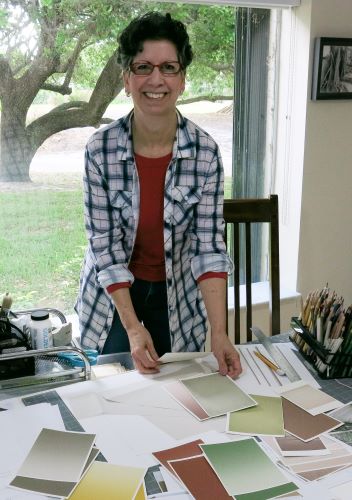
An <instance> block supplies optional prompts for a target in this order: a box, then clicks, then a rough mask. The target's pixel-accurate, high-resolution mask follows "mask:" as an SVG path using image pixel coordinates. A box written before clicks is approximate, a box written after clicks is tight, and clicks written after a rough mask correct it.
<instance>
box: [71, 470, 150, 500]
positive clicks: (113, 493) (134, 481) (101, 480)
mask: <svg viewBox="0 0 352 500" xmlns="http://www.w3.org/2000/svg"><path fill="white" fill-rule="evenodd" d="M144 474H145V469H144V468H139V467H124V466H121V465H115V464H109V463H106V462H94V463H93V465H92V466H91V468H90V469H89V471H88V472H87V474H86V475H85V476H84V478H83V479H82V480H81V481H80V483H79V484H78V486H77V487H76V489H75V490H74V492H73V493H72V495H71V496H70V497H69V500H87V499H88V498H96V499H98V498H101V499H104V500H116V497H117V495H118V497H119V498H121V499H123V498H126V499H127V498H129V499H131V500H133V499H135V498H136V495H137V493H138V491H139V488H140V486H141V484H142V482H143V478H144ZM141 498H143V496H142V497H141V496H139V499H138V500H140V499H141ZM144 498H145V497H144Z"/></svg>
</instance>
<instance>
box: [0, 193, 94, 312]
mask: <svg viewBox="0 0 352 500" xmlns="http://www.w3.org/2000/svg"><path fill="white" fill-rule="evenodd" d="M0 213H1V219H0V255H1V259H0V293H5V292H10V293H11V295H12V296H13V299H14V304H13V308H14V309H15V310H16V309H22V308H29V307H44V306H47V307H56V308H58V309H61V310H63V311H64V312H66V313H70V312H72V307H73V303H74V300H75V297H76V294H77V289H78V282H79V272H80V267H81V263H82V258H83V254H84V249H85V245H86V238H85V232H84V226H83V202H82V193H81V192H80V191H79V190H77V191H67V192H58V191H28V192H21V193H18V194H15V193H1V194H0Z"/></svg>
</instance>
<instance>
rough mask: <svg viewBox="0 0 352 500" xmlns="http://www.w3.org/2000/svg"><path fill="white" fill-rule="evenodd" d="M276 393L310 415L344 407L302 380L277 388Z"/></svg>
mask: <svg viewBox="0 0 352 500" xmlns="http://www.w3.org/2000/svg"><path fill="white" fill-rule="evenodd" d="M277 392H278V393H279V394H281V396H283V397H284V398H285V399H288V400H289V401H291V403H294V404H295V405H297V406H299V407H300V408H302V409H303V410H305V411H307V412H308V413H310V414H311V415H318V414H319V413H324V412H327V411H330V410H334V409H336V408H341V407H342V406H344V405H343V403H342V402H341V401H338V400H337V399H335V398H333V397H332V396H330V395H329V394H327V393H326V392H323V391H322V390H320V389H316V388H315V387H312V386H311V385H309V384H307V383H306V382H304V381H302V380H300V381H298V382H292V383H291V384H288V385H286V386H284V387H281V388H277Z"/></svg>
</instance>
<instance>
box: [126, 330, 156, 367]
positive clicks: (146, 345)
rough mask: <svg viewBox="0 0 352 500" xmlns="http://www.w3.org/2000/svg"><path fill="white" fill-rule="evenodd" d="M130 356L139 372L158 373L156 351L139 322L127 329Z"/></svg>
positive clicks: (149, 336)
mask: <svg viewBox="0 0 352 500" xmlns="http://www.w3.org/2000/svg"><path fill="white" fill-rule="evenodd" d="M127 335H128V339H129V341H130V350H131V356H132V359H133V362H134V365H135V367H136V369H137V370H138V371H139V372H140V373H158V372H159V368H158V364H159V363H158V359H159V356H158V353H157V352H156V350H155V348H154V344H153V340H152V337H151V335H150V333H149V332H148V330H147V329H146V328H145V327H144V326H143V325H142V323H139V324H138V325H136V326H134V327H132V328H129V329H128V330H127Z"/></svg>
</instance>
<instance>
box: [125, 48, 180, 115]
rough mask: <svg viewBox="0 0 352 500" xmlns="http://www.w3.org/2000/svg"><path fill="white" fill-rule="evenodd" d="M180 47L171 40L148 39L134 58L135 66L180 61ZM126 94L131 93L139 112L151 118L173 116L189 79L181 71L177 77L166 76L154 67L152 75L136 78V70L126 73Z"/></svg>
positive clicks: (136, 110) (136, 111)
mask: <svg viewBox="0 0 352 500" xmlns="http://www.w3.org/2000/svg"><path fill="white" fill-rule="evenodd" d="M177 60H178V57H177V51H176V47H175V46H174V44H173V43H172V42H169V41H168V40H146V41H145V42H144V43H143V49H142V51H141V52H138V54H137V55H136V56H135V57H134V59H133V61H132V62H133V63H138V62H146V61H148V62H150V63H152V64H161V63H164V62H165V61H177ZM124 83H125V90H126V92H129V93H131V96H132V99H133V103H134V109H135V113H137V114H138V113H142V114H144V115H147V116H150V117H151V116H165V117H167V116H169V115H171V114H172V115H173V114H174V113H175V104H176V101H177V98H178V96H179V95H180V94H181V93H182V92H183V90H184V88H185V76H184V72H183V71H181V72H180V73H178V74H176V75H166V76H165V75H163V74H162V73H161V72H160V70H159V68H154V69H153V71H152V73H151V74H150V75H147V76H145V75H135V74H134V73H133V72H132V71H126V72H125V73H124Z"/></svg>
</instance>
